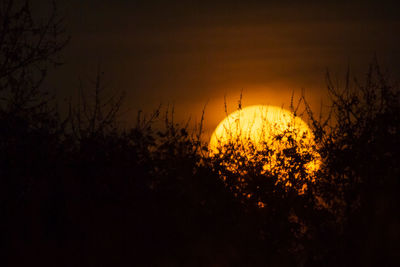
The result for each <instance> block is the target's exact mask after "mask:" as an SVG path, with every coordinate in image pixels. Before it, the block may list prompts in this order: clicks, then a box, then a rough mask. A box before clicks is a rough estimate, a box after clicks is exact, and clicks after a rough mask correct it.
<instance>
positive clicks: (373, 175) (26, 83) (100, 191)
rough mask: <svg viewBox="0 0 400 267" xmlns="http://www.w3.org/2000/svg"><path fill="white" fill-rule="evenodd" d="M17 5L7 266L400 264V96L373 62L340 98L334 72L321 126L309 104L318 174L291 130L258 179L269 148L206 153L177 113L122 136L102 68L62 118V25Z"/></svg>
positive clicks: (3, 48)
mask: <svg viewBox="0 0 400 267" xmlns="http://www.w3.org/2000/svg"><path fill="white" fill-rule="evenodd" d="M16 3H17V1H12V0H4V1H2V2H1V4H0V14H1V16H0V21H1V24H0V53H1V54H0V95H1V97H2V98H1V103H0V218H1V220H0V227H1V229H2V237H1V239H0V240H1V243H0V246H1V248H0V249H1V251H2V252H3V256H2V257H1V259H0V261H1V262H0V264H1V265H2V266H26V265H40V266H131V265H134V266H213V265H216V266H355V265H356V266H361V265H362V266H377V265H383V266H389V265H398V264H396V263H397V259H396V253H397V251H398V249H399V245H398V244H399V241H400V240H399V239H400V238H399V233H400V232H399V226H400V218H399V214H400V212H399V203H400V202H399V201H400V199H399V195H398V192H399V189H400V188H399V177H400V176H399V167H398V162H400V158H399V152H398V151H400V147H399V140H400V138H399V129H398V127H399V115H400V112H399V107H400V105H399V88H398V86H397V85H396V84H392V83H391V81H390V80H388V79H386V78H385V75H383V74H382V73H381V70H380V69H379V67H378V64H376V63H374V64H372V65H371V68H370V70H369V72H368V74H367V77H366V80H365V82H363V83H361V82H359V81H357V80H355V81H354V82H352V81H351V78H350V74H348V76H347V78H346V79H345V86H344V88H343V89H342V88H340V87H337V86H334V85H333V83H332V82H331V80H330V79H329V76H328V82H327V84H328V90H329V92H330V94H331V103H330V104H331V106H330V110H329V111H328V114H327V116H326V118H325V119H324V117H321V118H316V116H315V115H314V113H313V111H312V110H311V109H310V107H309V105H308V102H307V101H306V99H305V98H304V99H302V102H301V103H303V104H304V105H305V109H306V111H307V112H306V115H308V117H309V120H310V122H311V127H312V130H313V132H314V136H315V139H316V143H317V144H316V149H318V153H319V155H321V158H322V160H321V162H322V165H321V167H320V169H319V170H318V171H317V172H313V173H309V172H307V171H305V170H306V166H307V164H308V163H309V162H310V161H312V159H313V157H314V156H315V155H312V154H310V153H307V151H306V152H304V151H303V150H302V149H301V147H299V146H301V145H302V144H301V143H300V144H299V143H296V142H291V139H290V136H292V135H293V134H295V133H293V132H285V133H283V134H282V136H276V137H275V138H276V142H288V143H289V145H288V146H287V148H286V150H284V151H282V152H279V153H280V154H279V155H277V162H278V163H279V162H280V163H282V164H276V166H275V167H274V168H273V169H269V170H265V168H263V167H264V165H265V162H268V160H270V158H271V155H273V154H274V153H277V151H273V149H272V148H271V147H268V145H267V144H266V145H265V148H264V149H262V150H256V149H254V150H255V154H248V156H244V155H243V153H240V149H238V143H235V142H233V143H232V144H231V146H229V145H228V146H227V147H225V148H224V152H223V153H220V154H214V155H213V156H212V157H210V156H209V155H210V153H209V151H208V146H207V144H206V143H204V142H203V141H202V138H201V133H202V125H199V126H198V129H197V130H196V131H195V130H192V129H191V128H190V127H189V125H184V124H178V123H175V122H174V115H173V114H174V111H173V108H172V109H171V108H166V109H162V108H161V107H160V108H159V109H157V110H156V111H155V112H154V113H153V114H150V115H148V116H145V115H144V114H142V112H139V113H138V115H137V122H136V124H135V125H133V126H131V127H127V128H126V129H123V128H122V127H121V126H120V125H119V124H118V116H119V111H120V108H121V105H122V100H123V94H115V95H112V96H111V97H107V96H106V93H107V88H104V86H103V83H102V77H103V74H102V73H101V72H99V73H98V75H97V77H96V80H95V82H94V84H93V85H94V87H93V90H89V92H88V91H87V89H88V88H85V87H84V86H82V88H80V90H79V92H80V93H79V101H76V102H71V103H70V109H69V114H67V115H66V116H65V117H66V118H64V119H63V118H61V117H62V116H60V115H59V114H58V113H57V111H56V110H55V109H54V108H52V106H53V102H52V101H51V99H50V98H49V97H48V95H46V94H45V93H44V92H45V91H44V90H43V87H42V86H41V85H42V82H43V79H44V78H45V74H46V72H47V70H48V68H49V67H50V66H51V64H53V63H54V62H57V61H56V60H55V59H56V58H57V55H58V52H59V51H60V50H61V49H62V48H63V47H64V45H65V44H66V41H67V39H68V38H66V37H65V35H64V33H63V30H62V29H63V25H62V23H61V21H59V19H58V17H57V15H56V13H52V14H51V16H50V18H49V19H48V20H47V22H45V23H44V24H38V23H37V22H35V20H34V18H32V16H31V12H30V9H29V1H26V2H25V4H23V5H18V4H16ZM54 12H55V10H54ZM303 100H304V101H303ZM239 108H241V106H240V104H239ZM293 112H295V113H298V109H297V108H295V109H293ZM203 114H204V113H203ZM203 119H204V118H202V122H203ZM285 135H286V137H285ZM239 146H240V144H239ZM245 149H249V150H252V147H251V144H249V146H247V147H246V148H245ZM249 155H250V156H249ZM232 161H233V162H234V164H235V166H236V168H230V167H229V166H232V165H229V164H228V165H227V163H229V162H232ZM282 173H283V174H284V175H285V177H287V178H285V179H286V180H284V182H280V181H281V179H282V177H281V176H282ZM288 182H289V183H290V184H291V186H287V183H288Z"/></svg>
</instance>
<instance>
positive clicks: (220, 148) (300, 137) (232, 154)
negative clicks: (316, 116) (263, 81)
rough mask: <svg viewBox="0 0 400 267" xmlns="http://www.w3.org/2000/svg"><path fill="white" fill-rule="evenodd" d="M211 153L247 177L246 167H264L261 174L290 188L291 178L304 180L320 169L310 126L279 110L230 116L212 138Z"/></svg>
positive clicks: (256, 108) (260, 108) (255, 108)
mask: <svg viewBox="0 0 400 267" xmlns="http://www.w3.org/2000/svg"><path fill="white" fill-rule="evenodd" d="M209 151H210V156H211V157H218V158H224V163H223V164H224V165H225V166H226V167H227V169H229V170H230V171H237V172H241V174H243V172H246V166H243V165H246V164H247V165H251V164H250V163H252V164H253V165H254V163H256V164H258V165H259V163H261V164H262V168H261V171H260V172H261V174H265V173H267V172H268V173H270V174H271V173H272V174H275V175H278V176H279V179H280V181H284V182H285V183H286V184H287V185H290V184H291V183H292V182H290V179H289V176H290V177H300V176H302V177H303V178H304V176H305V175H310V174H312V173H315V172H316V171H317V170H318V168H319V167H320V156H319V154H318V152H317V148H316V144H315V140H314V136H313V133H312V131H311V130H310V128H309V127H308V125H307V123H306V122H304V121H303V120H302V119H301V118H300V117H298V116H295V115H294V114H293V113H292V112H290V111H288V110H285V109H283V108H280V107H276V106H267V105H257V106H249V107H246V108H243V109H239V110H237V111H235V112H233V113H231V114H229V115H228V116H227V117H226V118H225V119H224V120H222V121H221V123H220V124H219V125H218V126H217V128H216V129H215V131H214V133H213V134H212V136H211V139H210V143H209ZM227 154H229V156H227ZM238 157H240V158H241V159H240V160H239V159H238ZM243 159H244V160H243ZM299 166H303V170H304V171H302V172H301V171H300V168H299ZM293 172H296V173H295V174H293ZM289 174H290V175H289ZM299 179H300V178H299Z"/></svg>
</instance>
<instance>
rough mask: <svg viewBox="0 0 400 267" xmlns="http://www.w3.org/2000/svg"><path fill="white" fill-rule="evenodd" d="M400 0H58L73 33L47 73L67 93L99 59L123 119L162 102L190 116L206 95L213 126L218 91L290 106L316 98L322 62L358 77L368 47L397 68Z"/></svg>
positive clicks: (219, 113)
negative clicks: (119, 97) (58, 63)
mask: <svg viewBox="0 0 400 267" xmlns="http://www.w3.org/2000/svg"><path fill="white" fill-rule="evenodd" d="M44 2H45V1H43V3H44ZM216 2H218V3H216ZM399 10H400V9H399V8H398V6H396V2H395V1H331V0H328V1H302V2H300V1H286V0H281V1H251V0H250V1H249V0H247V1H132V0H70V1H65V2H63V3H60V11H61V13H62V14H64V16H65V22H66V24H67V30H68V33H69V34H70V35H71V38H72V39H71V43H70V44H69V46H68V47H67V48H66V49H65V51H64V59H65V65H64V66H62V67H61V68H60V69H58V70H56V71H55V72H53V76H52V77H51V79H50V80H49V83H50V84H51V86H52V87H54V88H56V90H57V94H58V95H60V96H62V97H68V96H70V95H72V94H74V93H76V88H77V86H78V81H79V78H82V79H88V78H90V77H93V75H94V74H95V73H96V69H97V66H98V65H99V64H100V66H101V68H102V70H103V71H104V72H105V75H106V77H107V81H108V83H107V85H108V86H109V87H110V89H111V90H117V91H118V90H121V91H125V92H126V93H127V99H126V102H125V107H124V110H125V113H124V114H125V115H124V116H125V118H124V119H125V120H126V121H130V120H131V119H132V120H133V118H135V117H136V116H135V113H136V112H137V110H138V109H143V110H145V111H151V110H153V109H155V108H156V107H157V106H158V105H159V104H160V103H164V104H168V103H169V104H174V105H175V110H176V117H177V119H178V120H185V119H187V118H188V117H189V116H192V118H193V121H194V120H195V119H196V118H197V120H198V119H199V116H200V114H201V110H202V107H203V106H204V105H205V104H206V103H208V106H207V109H206V129H207V130H210V129H213V127H215V126H216V124H217V123H218V122H219V121H220V120H222V119H223V117H224V105H223V102H224V95H226V96H227V100H228V104H229V109H230V111H233V110H234V107H235V105H236V103H237V100H238V98H239V94H240V90H242V89H243V104H244V106H246V105H252V104H272V105H278V106H281V105H284V106H286V107H287V106H288V105H289V104H288V103H289V101H290V96H291V93H292V91H293V90H294V92H295V94H296V95H297V96H299V94H300V91H301V88H305V90H306V95H307V96H308V98H309V99H310V101H311V102H312V103H313V105H314V106H316V107H317V106H319V104H318V103H319V102H320V100H321V99H322V98H323V97H324V92H325V73H326V71H327V69H329V70H330V71H331V73H332V74H333V76H335V77H336V76H337V77H338V78H340V77H343V75H344V73H345V71H346V69H347V66H350V69H351V70H352V71H353V72H354V73H356V74H357V75H360V76H361V77H362V75H363V74H364V73H365V72H366V70H367V66H368V63H369V62H371V60H372V58H373V56H374V54H376V55H377V57H378V60H379V61H380V63H381V64H382V65H383V66H384V67H386V68H387V69H389V71H390V72H391V73H392V74H393V76H397V77H398V75H399V74H400V47H399V44H400V15H399V14H398V13H399Z"/></svg>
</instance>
